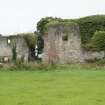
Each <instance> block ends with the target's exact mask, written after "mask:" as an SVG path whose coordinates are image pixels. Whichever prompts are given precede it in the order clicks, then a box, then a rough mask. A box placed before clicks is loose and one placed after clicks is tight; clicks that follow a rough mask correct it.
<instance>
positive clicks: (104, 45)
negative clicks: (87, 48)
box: [90, 31, 105, 53]
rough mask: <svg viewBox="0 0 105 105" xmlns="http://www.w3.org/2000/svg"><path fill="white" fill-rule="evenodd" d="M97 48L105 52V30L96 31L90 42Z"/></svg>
mask: <svg viewBox="0 0 105 105" xmlns="http://www.w3.org/2000/svg"><path fill="white" fill-rule="evenodd" d="M90 43H91V44H92V45H93V46H94V47H95V48H97V49H99V50H102V51H104V53H105V31H96V32H95V33H94V35H93V37H92V39H91V42H90Z"/></svg>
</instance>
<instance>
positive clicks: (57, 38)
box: [42, 24, 104, 64]
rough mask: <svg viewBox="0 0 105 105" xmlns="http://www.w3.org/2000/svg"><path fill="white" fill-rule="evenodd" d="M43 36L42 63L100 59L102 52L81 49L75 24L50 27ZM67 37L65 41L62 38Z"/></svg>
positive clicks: (78, 31)
mask: <svg viewBox="0 0 105 105" xmlns="http://www.w3.org/2000/svg"><path fill="white" fill-rule="evenodd" d="M47 30H48V31H47V33H46V34H45V35H44V37H43V38H44V51H43V57H42V61H43V63H60V64H65V63H77V62H85V61H86V60H89V59H90V60H93V59H101V58H103V56H104V53H103V52H92V51H85V50H83V49H82V47H81V37H80V30H79V26H78V25H77V24H69V25H64V24H62V25H61V24H60V25H51V26H49V27H48V29H47ZM65 34H66V35H67V37H68V38H67V40H63V39H62V38H63V36H65Z"/></svg>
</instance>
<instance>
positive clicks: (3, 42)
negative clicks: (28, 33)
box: [0, 36, 29, 61]
mask: <svg viewBox="0 0 105 105" xmlns="http://www.w3.org/2000/svg"><path fill="white" fill-rule="evenodd" d="M8 40H10V43H8ZM14 45H16V53H17V59H22V58H23V59H24V61H28V55H29V48H28V46H27V44H26V42H25V40H24V38H23V37H20V36H8V37H4V36H1V37H0V61H1V60H2V59H3V58H4V57H7V58H8V59H9V60H10V61H11V60H12V57H13V51H12V49H13V46H14Z"/></svg>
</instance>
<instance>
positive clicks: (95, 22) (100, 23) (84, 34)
mask: <svg viewBox="0 0 105 105" xmlns="http://www.w3.org/2000/svg"><path fill="white" fill-rule="evenodd" d="M76 21H77V23H78V24H79V27H80V33H81V39H82V43H88V42H89V41H90V39H91V37H92V36H93V34H94V32H95V31H96V30H98V31H105V15H95V16H87V17H84V18H80V19H77V20H76Z"/></svg>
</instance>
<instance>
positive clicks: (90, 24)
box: [37, 15, 105, 50]
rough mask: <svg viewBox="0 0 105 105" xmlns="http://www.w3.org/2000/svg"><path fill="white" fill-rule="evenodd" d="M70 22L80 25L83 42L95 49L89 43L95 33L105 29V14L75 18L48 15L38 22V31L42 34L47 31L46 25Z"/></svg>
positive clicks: (85, 45) (86, 46)
mask: <svg viewBox="0 0 105 105" xmlns="http://www.w3.org/2000/svg"><path fill="white" fill-rule="evenodd" d="M68 23H75V24H76V23H77V24H78V25H79V27H80V35H81V41H82V44H83V46H84V47H85V48H87V49H90V50H91V49H93V47H91V46H90V45H89V43H90V40H91V38H92V36H93V35H94V33H95V32H96V31H105V15H94V16H87V17H84V18H80V19H74V20H73V19H61V18H53V17H46V18H42V19H41V20H40V21H39V22H38V23H37V31H38V32H39V33H40V35H44V33H45V31H46V25H47V26H48V25H54V24H68ZM95 50H96V49H95Z"/></svg>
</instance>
